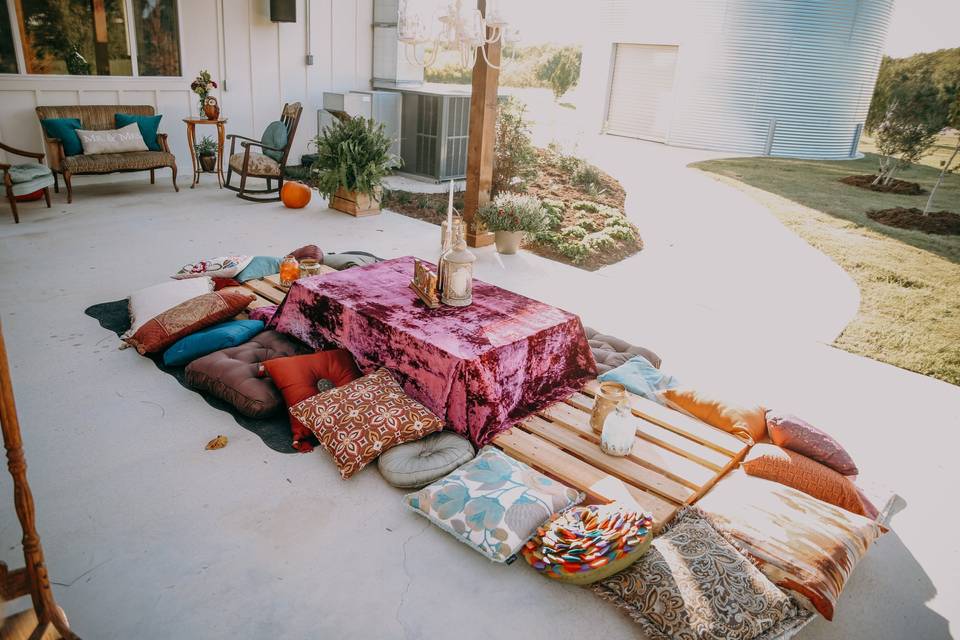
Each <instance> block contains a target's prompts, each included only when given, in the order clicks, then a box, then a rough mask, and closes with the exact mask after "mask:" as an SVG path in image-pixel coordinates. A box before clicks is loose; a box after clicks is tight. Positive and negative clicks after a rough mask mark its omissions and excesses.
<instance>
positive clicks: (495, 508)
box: [404, 446, 583, 562]
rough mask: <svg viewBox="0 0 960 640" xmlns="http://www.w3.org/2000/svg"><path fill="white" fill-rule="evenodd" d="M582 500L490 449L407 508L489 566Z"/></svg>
mask: <svg viewBox="0 0 960 640" xmlns="http://www.w3.org/2000/svg"><path fill="white" fill-rule="evenodd" d="M581 500H583V494H582V493H580V492H579V491H577V490H575V489H571V488H570V487H568V486H566V485H563V484H561V483H559V482H557V481H555V480H552V479H550V478H548V477H547V476H545V475H543V474H542V473H539V472H537V471H534V470H533V469H531V468H530V467H528V466H527V465H525V464H524V463H522V462H520V461H519V460H514V459H513V458H511V457H510V456H508V455H507V454H505V453H504V452H502V451H500V450H499V449H497V448H496V447H493V446H486V447H484V448H483V449H481V450H480V453H478V454H477V457H476V458H474V459H473V460H471V461H470V462H467V463H466V464H464V465H461V466H460V467H459V468H458V469H456V470H455V471H453V472H452V473H450V474H449V475H447V476H446V477H444V478H442V479H440V480H437V481H436V482H434V483H433V484H431V485H430V486H428V487H424V488H423V489H421V490H420V491H417V492H415V493H409V494H407V495H406V496H404V501H405V502H406V503H407V506H408V507H410V509H412V510H413V511H414V512H416V513H418V514H419V515H421V516H424V517H425V518H427V519H428V520H430V522H432V523H433V524H435V525H437V526H438V527H440V528H441V529H443V530H444V531H446V532H447V533H449V534H451V535H453V536H454V537H455V538H456V539H457V540H459V541H461V542H463V543H464V544H466V545H468V546H470V547H472V548H474V549H476V550H477V551H479V552H480V553H482V554H483V555H484V556H486V557H487V558H489V559H490V560H493V561H494V562H508V561H510V560H512V559H513V557H514V555H515V554H517V553H519V551H520V549H521V548H522V547H523V545H525V544H526V543H527V541H528V540H530V538H531V537H532V536H533V535H534V534H535V533H536V532H537V527H539V526H540V525H541V524H543V523H544V522H546V521H547V519H548V518H550V516H552V515H553V514H554V513H557V512H559V511H562V510H564V509H566V508H568V507H572V506H573V505H575V504H579V503H580V501H581Z"/></svg>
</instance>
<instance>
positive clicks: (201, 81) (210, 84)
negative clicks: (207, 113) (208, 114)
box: [190, 69, 217, 111]
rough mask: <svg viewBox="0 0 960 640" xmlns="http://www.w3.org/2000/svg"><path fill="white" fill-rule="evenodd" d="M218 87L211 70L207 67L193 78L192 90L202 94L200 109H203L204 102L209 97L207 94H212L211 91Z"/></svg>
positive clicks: (199, 94)
mask: <svg viewBox="0 0 960 640" xmlns="http://www.w3.org/2000/svg"><path fill="white" fill-rule="evenodd" d="M216 88H217V83H216V82H214V80H213V78H212V77H211V76H210V72H209V71H207V70H206V69H204V70H203V71H201V72H200V74H199V75H198V76H197V77H196V78H194V79H193V82H191V83H190V90H191V91H193V92H194V93H195V94H197V95H198V96H200V111H203V102H204V100H206V99H207V96H208V95H210V91H211V90H212V89H216Z"/></svg>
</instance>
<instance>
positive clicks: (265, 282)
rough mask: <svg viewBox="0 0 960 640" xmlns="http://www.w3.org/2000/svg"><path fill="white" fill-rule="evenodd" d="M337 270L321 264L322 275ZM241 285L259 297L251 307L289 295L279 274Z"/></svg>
mask: <svg viewBox="0 0 960 640" xmlns="http://www.w3.org/2000/svg"><path fill="white" fill-rule="evenodd" d="M336 272H337V270H336V269H334V268H333V267H328V266H327V265H325V264H322V265H320V275H323V274H326V273H336ZM240 287H241V288H242V289H244V290H245V291H244V293H252V294H253V295H255V296H256V297H257V298H256V300H254V301H253V302H251V303H250V306H249V308H250V309H256V308H257V307H266V306H268V305H272V304H280V303H281V302H283V298H284V297H285V296H286V295H287V292H286V290H285V289H284V288H283V287H281V286H280V276H279V275H278V274H274V275H272V276H266V277H265V278H258V279H257V280H247V281H246V282H244V283H243V284H242V285H240Z"/></svg>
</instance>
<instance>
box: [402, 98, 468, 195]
mask: <svg viewBox="0 0 960 640" xmlns="http://www.w3.org/2000/svg"><path fill="white" fill-rule="evenodd" d="M400 92H401V93H402V94H403V131H404V138H403V144H402V145H401V148H400V156H401V157H402V158H403V168H402V169H401V170H402V171H404V172H405V173H413V174H417V175H421V176H428V177H430V178H433V179H434V180H437V181H441V180H457V179H461V178H463V177H465V176H466V175H467V139H468V136H469V125H470V88H469V87H463V88H457V87H456V86H449V85H447V86H439V87H436V88H434V87H431V86H430V85H424V86H422V87H418V88H416V89H406V88H405V89H401V90H400Z"/></svg>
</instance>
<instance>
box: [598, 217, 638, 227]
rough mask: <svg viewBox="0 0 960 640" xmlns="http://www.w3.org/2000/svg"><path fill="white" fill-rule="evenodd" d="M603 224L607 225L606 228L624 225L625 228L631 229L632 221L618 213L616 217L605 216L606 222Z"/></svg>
mask: <svg viewBox="0 0 960 640" xmlns="http://www.w3.org/2000/svg"><path fill="white" fill-rule="evenodd" d="M604 226H605V227H607V228H608V229H611V228H615V227H624V228H626V229H632V228H633V223H631V222H630V221H629V220H627V218H626V217H625V216H622V215H619V214H618V215H617V216H616V217H612V216H611V217H609V218H607V222H606V224H605V225H604Z"/></svg>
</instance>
